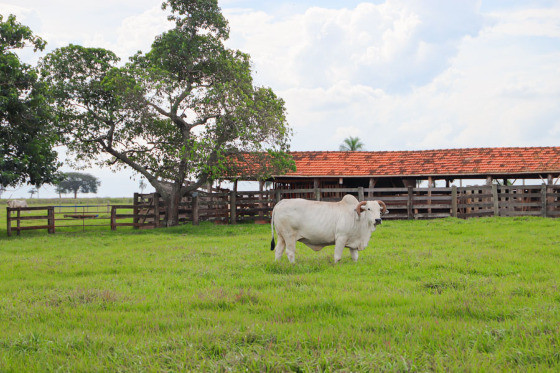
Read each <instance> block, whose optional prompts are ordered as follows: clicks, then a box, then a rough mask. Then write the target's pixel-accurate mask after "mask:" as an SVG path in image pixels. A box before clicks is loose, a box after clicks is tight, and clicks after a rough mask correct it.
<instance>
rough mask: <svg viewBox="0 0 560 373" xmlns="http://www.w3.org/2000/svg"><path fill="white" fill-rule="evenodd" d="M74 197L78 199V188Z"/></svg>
mask: <svg viewBox="0 0 560 373" xmlns="http://www.w3.org/2000/svg"><path fill="white" fill-rule="evenodd" d="M74 199H78V191H77V190H75V191H74Z"/></svg>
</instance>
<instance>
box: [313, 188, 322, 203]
mask: <svg viewBox="0 0 560 373" xmlns="http://www.w3.org/2000/svg"><path fill="white" fill-rule="evenodd" d="M314 189H315V199H316V200H317V201H320V200H321V189H319V188H314Z"/></svg>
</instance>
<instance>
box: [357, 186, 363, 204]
mask: <svg viewBox="0 0 560 373" xmlns="http://www.w3.org/2000/svg"><path fill="white" fill-rule="evenodd" d="M363 200H364V187H358V201H363Z"/></svg>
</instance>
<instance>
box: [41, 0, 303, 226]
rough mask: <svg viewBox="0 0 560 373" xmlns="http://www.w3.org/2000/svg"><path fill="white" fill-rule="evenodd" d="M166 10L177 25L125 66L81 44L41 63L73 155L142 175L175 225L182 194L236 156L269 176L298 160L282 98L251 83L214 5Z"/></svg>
mask: <svg viewBox="0 0 560 373" xmlns="http://www.w3.org/2000/svg"><path fill="white" fill-rule="evenodd" d="M163 7H164V8H169V9H170V10H171V14H172V15H171V16H170V19H171V20H173V21H174V22H175V27H174V28H172V29H171V30H169V31H167V32H165V33H163V34H161V35H159V36H158V37H157V38H156V40H155V41H154V42H153V44H152V47H151V50H150V51H149V52H147V53H145V54H144V53H138V54H137V55H135V56H133V57H132V58H131V59H130V62H129V63H128V64H127V65H125V66H124V67H117V66H118V58H117V57H116V56H115V54H113V53H112V52H110V51H107V50H104V49H94V48H84V47H80V46H75V45H70V46H68V47H65V48H61V49H58V50H56V51H54V52H53V53H51V54H50V55H48V56H47V57H46V58H45V59H44V61H43V63H42V66H43V73H44V78H45V80H46V81H47V82H49V83H51V84H52V85H53V87H54V90H53V92H55V93H56V96H57V97H58V100H57V105H58V109H59V112H58V113H59V116H60V118H62V120H63V122H64V123H65V126H66V127H65V132H66V139H65V143H66V144H67V146H68V148H69V150H70V152H71V153H73V154H75V155H76V157H77V160H79V161H80V160H81V161H86V162H87V161H91V160H92V159H97V160H100V162H101V163H103V164H106V165H111V166H114V167H122V166H128V167H130V168H132V169H134V170H135V171H136V172H138V173H140V174H142V175H143V176H144V177H145V178H146V179H147V180H148V181H149V182H150V184H152V186H153V187H154V188H155V189H156V191H157V192H159V193H160V194H161V195H162V197H163V198H164V200H165V202H166V205H167V209H168V216H167V217H168V222H167V223H168V225H175V224H177V223H178V201H179V199H180V198H181V196H183V195H185V194H187V193H190V192H192V191H193V190H195V189H197V188H198V187H200V186H201V185H203V184H205V183H207V182H208V181H212V180H216V179H219V178H222V177H224V176H226V175H231V173H232V172H233V171H232V167H231V166H232V165H239V162H237V161H235V162H234V161H233V160H238V159H239V157H241V158H243V155H245V154H249V155H250V156H249V157H247V159H248V160H250V162H252V163H254V164H256V165H259V167H252V170H251V171H257V170H258V171H259V175H258V176H260V177H263V178H264V177H266V176H268V174H270V172H271V170H279V169H285V168H286V167H293V162H292V161H291V160H290V158H289V157H288V156H287V154H286V152H287V150H288V147H289V145H288V140H289V136H290V129H289V127H288V125H287V122H286V116H285V108H284V101H283V100H282V99H280V98H278V97H277V96H276V95H275V94H274V92H273V91H272V90H271V89H270V88H264V87H255V86H254V85H253V80H252V77H251V64H250V59H249V56H248V55H247V54H244V53H242V52H240V51H236V50H231V49H228V48H226V47H225V46H224V41H225V40H226V39H227V38H228V35H229V29H228V24H227V21H226V19H225V18H224V17H223V15H222V14H221V10H220V8H219V7H218V5H217V1H216V0H169V1H167V2H165V3H164V4H163ZM102 155H109V157H104V158H103V157H102ZM241 163H243V162H241ZM262 165H264V166H266V167H260V166H262ZM239 170H245V171H246V170H247V167H241V168H240V169H239ZM239 170H238V171H239ZM189 180H191V181H192V182H190V183H189V182H188V181H189Z"/></svg>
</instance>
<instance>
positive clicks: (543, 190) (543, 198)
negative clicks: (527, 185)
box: [541, 184, 548, 218]
mask: <svg viewBox="0 0 560 373" xmlns="http://www.w3.org/2000/svg"><path fill="white" fill-rule="evenodd" d="M541 203H542V216H543V217H544V218H546V217H547V215H548V214H547V211H546V210H547V203H546V185H545V184H543V185H541Z"/></svg>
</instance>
